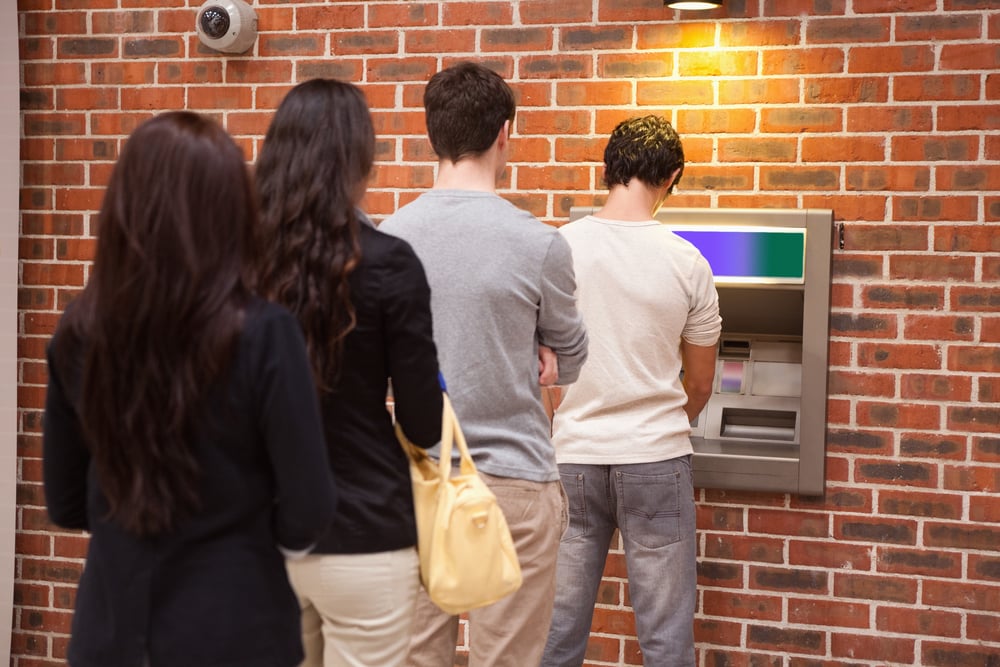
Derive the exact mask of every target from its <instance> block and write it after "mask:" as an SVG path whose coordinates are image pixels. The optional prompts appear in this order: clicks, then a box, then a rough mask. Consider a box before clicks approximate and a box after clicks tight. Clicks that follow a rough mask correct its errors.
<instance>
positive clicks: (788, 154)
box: [685, 137, 798, 162]
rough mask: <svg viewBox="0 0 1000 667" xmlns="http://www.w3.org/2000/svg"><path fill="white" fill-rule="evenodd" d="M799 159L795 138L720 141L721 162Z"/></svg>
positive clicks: (791, 160) (722, 139)
mask: <svg viewBox="0 0 1000 667" xmlns="http://www.w3.org/2000/svg"><path fill="white" fill-rule="evenodd" d="M686 154H687V150H686V148H685V156H686ZM797 158H798V141H797V140H796V139H793V138H783V137H772V138H765V139H762V138H753V139H749V138H748V139H743V138H732V139H725V138H720V139H719V152H718V159H719V161H721V162H794V161H796V159H797Z"/></svg>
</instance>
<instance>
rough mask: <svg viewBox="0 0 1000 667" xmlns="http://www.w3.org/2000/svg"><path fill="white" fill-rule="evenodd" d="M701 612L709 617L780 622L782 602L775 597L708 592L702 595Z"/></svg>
mask: <svg viewBox="0 0 1000 667" xmlns="http://www.w3.org/2000/svg"><path fill="white" fill-rule="evenodd" d="M701 611H702V613H703V614H705V615H707V616H721V617H724V618H736V619H750V620H766V621H780V620H781V618H782V602H781V598H780V597H778V596H773V595H766V596H765V595H746V594H743V593H739V592H733V591H714V590H707V591H705V592H704V593H703V594H702V608H701Z"/></svg>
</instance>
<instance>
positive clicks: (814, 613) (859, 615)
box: [788, 598, 869, 629]
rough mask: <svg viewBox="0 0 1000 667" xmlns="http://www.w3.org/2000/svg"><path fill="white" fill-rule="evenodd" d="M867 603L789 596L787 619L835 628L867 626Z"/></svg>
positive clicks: (860, 627)
mask: <svg viewBox="0 0 1000 667" xmlns="http://www.w3.org/2000/svg"><path fill="white" fill-rule="evenodd" d="M868 617H869V610H868V605H867V604H859V603H851V602H837V601H834V600H815V599H799V598H790V599H789V600H788V620H789V621H791V622H792V623H795V624H797V625H813V626H822V627H837V628H858V629H864V628H868V627H869V618H868Z"/></svg>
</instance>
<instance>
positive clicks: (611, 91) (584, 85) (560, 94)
mask: <svg viewBox="0 0 1000 667" xmlns="http://www.w3.org/2000/svg"><path fill="white" fill-rule="evenodd" d="M631 101H632V84H631V83H629V82H627V81H599V82H585V81H580V82H575V81H565V82H557V83H556V102H557V104H558V105H559V106H560V107H572V106H599V105H623V104H629V103H630V102H631Z"/></svg>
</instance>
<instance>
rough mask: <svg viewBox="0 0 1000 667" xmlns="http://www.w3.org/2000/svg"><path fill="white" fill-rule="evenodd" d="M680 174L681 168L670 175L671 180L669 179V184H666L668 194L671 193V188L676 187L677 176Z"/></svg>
mask: <svg viewBox="0 0 1000 667" xmlns="http://www.w3.org/2000/svg"><path fill="white" fill-rule="evenodd" d="M680 173H681V168H680V167H677V168H676V169H674V173H672V174H670V178H668V179H667V183H666V187H667V191H668V192H669V191H670V188H672V187H674V181H676V180H677V176H678V175H679V174H680Z"/></svg>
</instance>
